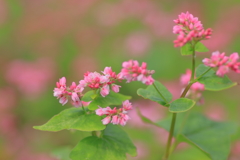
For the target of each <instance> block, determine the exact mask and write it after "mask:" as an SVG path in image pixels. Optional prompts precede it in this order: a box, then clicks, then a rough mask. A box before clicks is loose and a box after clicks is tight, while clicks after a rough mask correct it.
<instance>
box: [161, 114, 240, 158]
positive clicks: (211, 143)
mask: <svg viewBox="0 0 240 160" xmlns="http://www.w3.org/2000/svg"><path fill="white" fill-rule="evenodd" d="M186 118H187V116H186V114H178V118H177V123H176V128H175V132H174V136H175V137H176V138H177V141H178V142H187V143H189V144H191V145H193V146H195V147H197V148H198V149H200V150H202V151H203V152H204V153H205V154H206V155H208V156H209V157H210V158H211V159H212V160H226V159H227V157H228V155H229V152H230V147H231V139H230V138H231V135H233V134H234V133H235V132H236V129H237V126H236V125H235V124H232V123H227V122H221V123H220V122H215V121H212V120H209V119H207V118H206V117H205V116H203V115H201V114H191V115H190V116H189V117H188V120H186ZM182 122H183V123H185V124H182ZM157 124H158V125H159V126H161V127H163V128H165V129H166V130H168V131H169V130H170V125H171V119H170V118H168V119H166V120H163V121H161V122H159V123H157Z"/></svg>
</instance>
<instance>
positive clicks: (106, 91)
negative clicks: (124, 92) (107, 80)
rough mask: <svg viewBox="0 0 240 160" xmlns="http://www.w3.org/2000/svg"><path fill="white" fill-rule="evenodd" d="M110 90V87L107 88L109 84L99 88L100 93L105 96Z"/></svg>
mask: <svg viewBox="0 0 240 160" xmlns="http://www.w3.org/2000/svg"><path fill="white" fill-rule="evenodd" d="M109 92H110V89H109V85H104V86H103V87H102V88H101V89H100V94H101V95H102V96H103V97H106V96H107V95H108V94H109Z"/></svg>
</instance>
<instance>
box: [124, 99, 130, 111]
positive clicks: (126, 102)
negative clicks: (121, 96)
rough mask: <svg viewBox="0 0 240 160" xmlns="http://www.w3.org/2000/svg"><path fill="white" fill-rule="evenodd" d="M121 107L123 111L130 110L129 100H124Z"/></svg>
mask: <svg viewBox="0 0 240 160" xmlns="http://www.w3.org/2000/svg"><path fill="white" fill-rule="evenodd" d="M123 109H124V110H125V111H128V110H131V109H132V103H130V102H129V100H126V101H124V102H123Z"/></svg>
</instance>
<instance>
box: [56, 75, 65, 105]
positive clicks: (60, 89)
mask: <svg viewBox="0 0 240 160" xmlns="http://www.w3.org/2000/svg"><path fill="white" fill-rule="evenodd" d="M53 96H54V97H57V99H59V103H61V104H62V105H65V104H66V103H67V102H68V91H67V87H66V78H65V77H62V78H60V79H59V82H57V83H56V88H54V90H53Z"/></svg>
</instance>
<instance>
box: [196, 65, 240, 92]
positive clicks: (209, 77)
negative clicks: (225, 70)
mask: <svg viewBox="0 0 240 160" xmlns="http://www.w3.org/2000/svg"><path fill="white" fill-rule="evenodd" d="M208 69H209V67H207V66H205V65H203V64H200V65H199V66H198V67H197V69H196V76H197V78H199V77H200V76H201V75H202V74H203V73H204V72H205V71H207V70H208ZM198 82H200V83H202V84H204V86H205V89H206V90H210V91H220V90H224V89H227V88H230V87H233V86H235V85H236V84H237V83H233V82H232V81H231V80H230V79H229V78H228V77H227V76H224V77H219V76H217V75H216V73H215V71H214V70H212V69H211V70H210V71H209V72H207V73H206V74H204V75H203V76H202V77H201V78H199V79H198Z"/></svg>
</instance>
